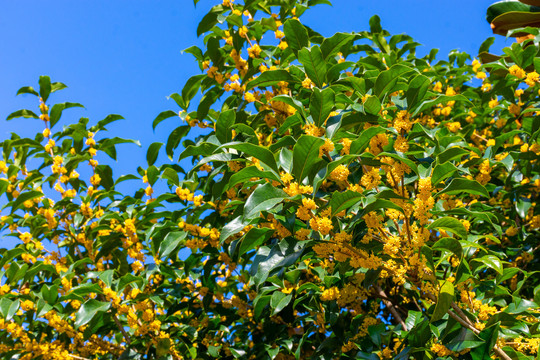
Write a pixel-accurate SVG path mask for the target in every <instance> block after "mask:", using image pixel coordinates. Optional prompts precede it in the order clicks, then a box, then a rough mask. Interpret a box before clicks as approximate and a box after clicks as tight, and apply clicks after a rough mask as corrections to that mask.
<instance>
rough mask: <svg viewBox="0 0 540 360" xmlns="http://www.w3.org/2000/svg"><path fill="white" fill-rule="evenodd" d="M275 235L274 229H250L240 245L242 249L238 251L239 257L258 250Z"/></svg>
mask: <svg viewBox="0 0 540 360" xmlns="http://www.w3.org/2000/svg"><path fill="white" fill-rule="evenodd" d="M273 233H274V229H269V228H261V229H259V228H252V229H250V230H249V231H248V232H247V234H246V235H244V236H243V237H242V241H241V243H240V249H239V250H238V256H242V255H244V254H245V253H247V252H248V251H250V250H253V249H255V248H258V247H259V246H261V245H262V244H264V243H265V242H266V241H267V240H268V239H270V237H271V236H272V234H273Z"/></svg>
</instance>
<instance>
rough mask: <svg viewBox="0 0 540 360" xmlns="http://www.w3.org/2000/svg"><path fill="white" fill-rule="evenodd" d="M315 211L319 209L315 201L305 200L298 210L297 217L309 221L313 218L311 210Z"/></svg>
mask: <svg viewBox="0 0 540 360" xmlns="http://www.w3.org/2000/svg"><path fill="white" fill-rule="evenodd" d="M315 209H317V204H315V201H313V200H312V199H308V198H303V199H302V205H301V206H299V207H298V209H297V210H296V216H297V217H298V218H299V219H300V220H304V221H307V220H309V219H311V217H312V213H311V210H315Z"/></svg>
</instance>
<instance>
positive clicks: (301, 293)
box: [0, 0, 540, 359]
mask: <svg viewBox="0 0 540 360" xmlns="http://www.w3.org/2000/svg"><path fill="white" fill-rule="evenodd" d="M196 2H197V1H195V3H196ZM319 3H328V1H322V0H319V1H317V0H309V1H307V0H304V1H292V0H286V1H274V0H264V1H253V0H246V1H245V4H244V5H242V4H236V3H233V2H232V0H225V1H224V2H223V4H221V5H216V6H214V7H213V8H212V9H211V10H210V12H209V13H208V15H206V16H205V17H204V18H203V19H202V21H201V23H200V24H199V27H198V29H197V31H198V33H199V34H205V37H204V43H205V44H206V46H205V48H203V49H201V48H198V47H195V46H194V47H191V48H189V49H186V52H188V53H190V54H192V55H193V56H194V57H195V58H196V60H197V61H198V62H199V64H200V66H201V70H203V72H204V73H203V74H198V75H194V76H192V77H191V78H190V79H189V80H188V81H187V83H186V85H185V86H184V88H183V89H182V91H181V93H180V94H173V95H171V98H172V99H173V100H174V101H175V103H176V104H177V105H178V106H179V107H180V109H181V111H180V113H179V115H180V117H181V118H182V119H183V121H184V122H185V124H183V125H181V126H179V127H178V128H177V129H175V130H174V131H173V132H172V133H171V134H170V136H169V138H168V139H167V141H166V143H165V144H161V143H155V144H152V145H150V146H149V148H148V154H147V160H148V166H147V167H146V169H143V168H140V171H139V174H135V175H126V176H122V177H119V178H116V177H115V176H114V174H113V169H111V168H110V167H109V166H107V165H103V164H100V163H99V161H101V160H100V154H103V153H105V154H107V155H108V156H110V157H112V158H115V157H116V150H115V147H116V145H118V144H121V143H124V142H129V140H124V139H120V138H116V137H113V138H108V137H105V136H104V135H103V134H104V132H105V130H106V126H107V125H108V124H109V123H111V122H113V121H116V120H119V119H121V117H120V116H118V115H110V116H108V117H107V118H105V119H104V120H101V121H99V122H97V123H96V125H93V126H90V125H89V124H90V122H89V120H88V119H84V118H83V119H80V120H79V122H78V123H74V124H71V125H68V126H65V127H64V128H62V129H59V128H58V126H55V125H56V124H57V122H58V120H59V119H60V116H61V115H62V114H63V111H64V110H66V109H68V108H71V107H76V106H80V105H79V104H75V103H63V104H55V105H53V106H50V105H48V104H50V101H49V95H51V94H52V93H53V92H55V91H57V90H60V89H62V88H64V87H65V85H63V84H61V83H51V81H50V79H49V78H48V77H45V76H44V77H41V78H40V80H39V91H37V90H34V89H33V88H32V87H24V88H21V89H20V90H19V92H18V93H23V94H31V95H35V96H36V97H40V98H41V100H42V102H41V103H40V104H39V112H37V113H39V114H40V115H37V113H36V112H33V111H31V110H20V111H18V112H15V113H13V114H12V115H10V116H9V117H8V120H9V119H12V118H21V117H22V118H30V119H32V121H36V122H38V121H39V119H41V120H42V121H43V124H44V125H45V129H44V130H43V132H42V133H38V134H37V135H36V136H35V138H34V139H22V138H20V137H19V136H18V135H16V134H13V136H12V138H11V139H9V140H3V142H2V143H1V144H2V149H3V161H1V162H0V172H1V173H2V174H3V176H2V177H1V178H0V195H1V196H2V201H3V203H4V207H3V210H2V214H3V216H2V218H1V224H2V225H1V226H2V229H3V231H4V235H3V236H6V237H7V236H13V237H15V238H18V239H19V240H20V243H19V244H18V245H17V246H15V247H14V248H12V249H2V250H0V254H1V258H0V268H1V269H2V271H1V272H0V278H1V279H2V283H1V284H2V285H1V287H0V315H1V319H0V329H2V331H1V332H0V353H1V354H3V355H1V356H0V357H1V358H2V359H12V358H18V359H33V358H39V357H42V358H44V359H64V358H70V357H71V358H77V359H81V358H87V359H90V358H99V359H117V358H119V359H154V358H159V359H181V358H186V359H209V358H242V359H244V358H252V359H268V358H269V359H289V358H290V359H293V358H295V359H300V358H304V359H307V358H313V359H318V358H321V359H330V358H344V359H347V358H351V359H352V358H360V359H390V358H397V359H409V358H415V359H435V358H440V359H450V358H454V359H456V358H459V359H486V358H489V357H498V358H502V359H510V358H511V359H533V358H534V357H535V356H537V355H538V354H537V352H538V345H539V343H540V336H539V323H540V322H539V320H540V313H539V310H540V309H539V307H538V303H540V280H539V277H538V271H539V261H538V257H539V254H538V249H539V245H538V244H539V241H538V240H539V229H540V208H538V207H537V206H536V205H537V202H538V194H539V192H540V173H539V162H538V159H539V156H540V144H539V143H538V137H539V135H540V118H539V117H538V116H536V115H537V112H538V111H539V110H540V109H539V108H537V106H538V104H539V88H540V87H539V86H538V80H539V75H538V73H537V72H536V71H535V69H536V70H538V69H539V67H540V62H538V57H537V53H538V47H537V46H536V44H534V42H533V41H532V40H527V41H525V42H523V43H522V44H514V45H512V46H511V47H510V48H507V49H505V53H506V54H507V57H503V58H499V59H497V60H496V61H494V62H492V63H489V64H484V65H482V64H480V62H478V61H477V60H473V59H471V58H470V56H469V55H468V54H465V53H460V52H457V51H453V52H452V53H450V54H449V57H448V59H447V60H444V61H438V62H436V61H435V55H436V51H432V52H430V54H429V55H427V56H424V57H417V56H416V55H415V49H416V47H417V46H418V43H416V42H414V41H413V40H412V39H411V38H410V37H409V36H407V35H394V36H390V34H388V32H387V31H385V30H383V29H382V27H381V25H380V21H379V18H378V17H377V16H375V17H373V18H372V19H371V21H370V30H369V31H362V32H357V33H350V34H348V33H337V34H335V35H333V36H331V37H329V38H325V37H323V36H322V35H320V34H318V33H317V32H316V31H315V30H313V29H311V28H309V27H307V26H305V25H303V24H302V23H301V21H300V20H299V17H300V16H301V15H302V14H303V13H304V11H306V10H307V9H308V8H309V7H310V6H313V5H317V4H319ZM486 47H489V46H487V45H485V44H484V45H483V46H482V50H487V49H485V48H486ZM470 60H472V63H470ZM524 69H526V70H524ZM199 92H201V94H202V95H200V97H199V95H197V94H198V93H199ZM36 102H37V99H36ZM176 116H177V111H176V110H174V111H173V110H168V111H164V112H163V113H161V114H160V115H159V116H158V117H157V118H156V119H155V120H154V122H153V126H154V127H155V126H158V125H159V123H161V122H162V121H166V120H167V119H168V118H173V117H176ZM22 121H28V120H22ZM196 127H200V128H201V130H198V129H197V128H196ZM40 131H41V130H40ZM162 145H165V149H164V152H165V153H166V154H167V155H168V157H169V159H170V161H166V160H164V159H162V158H161V157H159V153H160V151H161V148H162ZM180 145H182V146H180ZM180 149H181V150H180ZM101 156H102V155H101ZM185 158H191V159H192V164H193V167H192V168H191V169H187V170H188V171H184V170H183V169H182V168H180V167H179V166H178V160H179V159H185ZM87 163H88V165H87ZM126 180H137V181H139V184H144V185H142V187H141V188H140V189H138V190H137V191H135V192H134V194H131V195H130V194H127V193H126V192H125V191H124V192H119V191H118V185H119V184H120V183H122V182H123V181H126ZM158 183H162V184H167V185H168V189H169V191H163V192H161V193H159V194H157V192H158V191H157V190H156V191H155V193H154V187H156V189H158V187H157V186H156V184H158Z"/></svg>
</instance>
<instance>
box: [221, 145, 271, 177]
mask: <svg viewBox="0 0 540 360" xmlns="http://www.w3.org/2000/svg"><path fill="white" fill-rule="evenodd" d="M221 148H227V149H236V150H239V151H241V152H243V153H244V154H246V155H248V156H253V157H254V158H256V159H258V160H260V161H261V162H262V163H264V164H266V165H267V166H268V167H269V168H270V169H272V170H274V171H275V172H276V173H279V171H278V167H277V163H276V159H274V154H272V152H271V151H270V150H268V149H267V148H265V147H262V146H259V145H255V144H251V143H240V142H232V143H228V144H224V145H222V146H221Z"/></svg>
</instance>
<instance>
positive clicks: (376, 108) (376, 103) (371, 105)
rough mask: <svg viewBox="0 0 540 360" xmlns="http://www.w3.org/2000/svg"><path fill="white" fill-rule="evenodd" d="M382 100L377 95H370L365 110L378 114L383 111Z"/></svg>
mask: <svg viewBox="0 0 540 360" xmlns="http://www.w3.org/2000/svg"><path fill="white" fill-rule="evenodd" d="M381 109H382V104H381V100H379V98H378V97H377V96H373V95H369V96H368V97H367V99H366V101H365V102H364V110H365V111H366V112H367V113H368V114H371V115H378V114H379V112H381Z"/></svg>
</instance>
